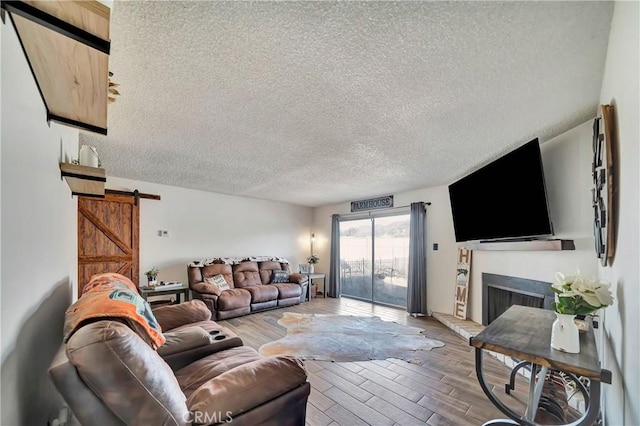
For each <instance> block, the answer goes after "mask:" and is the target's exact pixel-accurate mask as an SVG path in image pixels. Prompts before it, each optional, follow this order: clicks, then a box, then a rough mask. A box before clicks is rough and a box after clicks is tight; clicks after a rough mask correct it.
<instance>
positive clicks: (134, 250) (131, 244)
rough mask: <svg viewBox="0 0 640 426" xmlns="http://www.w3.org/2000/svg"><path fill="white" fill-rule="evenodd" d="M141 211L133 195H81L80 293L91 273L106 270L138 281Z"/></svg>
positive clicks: (79, 230) (79, 231) (79, 201)
mask: <svg viewBox="0 0 640 426" xmlns="http://www.w3.org/2000/svg"><path fill="white" fill-rule="evenodd" d="M139 212H140V211H139V203H136V200H135V198H134V197H133V196H128V195H114V194H107V195H106V196H105V198H88V197H78V296H79V295H81V294H82V288H83V286H84V285H85V284H86V283H88V282H89V280H90V279H91V276H93V275H95V274H100V273H103V272H117V273H119V274H122V275H125V276H127V277H129V278H131V280H132V281H133V282H134V283H135V284H136V285H138V276H139V264H138V259H139V225H140V213H139Z"/></svg>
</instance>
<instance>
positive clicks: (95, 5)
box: [2, 0, 110, 134]
mask: <svg viewBox="0 0 640 426" xmlns="http://www.w3.org/2000/svg"><path fill="white" fill-rule="evenodd" d="M2 8H3V9H5V10H7V11H8V12H9V17H10V18H11V21H12V22H13V26H14V27H15V29H16V32H17V33H18V38H19V39H20V44H21V45H22V49H23V50H24V53H25V55H26V57H27V61H28V63H29V67H30V68H31V72H32V73H33V76H34V77H35V80H36V84H37V85H38V90H39V91H40V95H41V96H42V99H43V101H44V104H45V107H46V109H47V120H53V121H57V122H60V123H63V124H66V125H70V126H74V127H78V128H81V129H84V130H89V131H92V132H97V133H101V134H106V133H107V97H108V88H109V50H110V42H109V21H110V9H109V8H108V7H107V6H105V5H103V4H101V3H99V2H97V1H94V0H91V1H63V0H55V1H3V2H2Z"/></svg>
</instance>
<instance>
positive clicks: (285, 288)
mask: <svg viewBox="0 0 640 426" xmlns="http://www.w3.org/2000/svg"><path fill="white" fill-rule="evenodd" d="M274 271H283V272H285V273H286V274H285V275H288V282H282V283H273V282H272V281H273V276H274ZM187 274H188V279H189V288H191V293H192V295H193V298H194V299H200V300H202V301H203V302H204V303H205V304H206V305H207V306H208V307H209V309H210V310H211V314H212V318H213V319H214V320H223V319H227V318H233V317H238V316H242V315H246V314H249V313H253V312H258V311H263V310H266V309H272V308H276V307H284V306H291V305H296V304H298V303H301V302H304V301H305V298H306V295H307V286H308V279H307V276H306V275H303V274H297V273H290V270H289V262H288V261H287V260H286V259H283V258H279V257H270V256H256V257H234V258H231V257H225V258H210V259H203V260H196V261H193V262H191V263H190V264H189V265H188V266H187ZM216 275H222V276H223V277H224V279H225V281H226V282H227V284H228V285H229V289H228V290H220V289H219V288H218V287H216V285H215V284H210V283H208V282H206V281H207V280H208V279H211V278H213V277H214V276H216Z"/></svg>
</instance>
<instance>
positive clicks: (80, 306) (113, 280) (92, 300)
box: [64, 273, 165, 349]
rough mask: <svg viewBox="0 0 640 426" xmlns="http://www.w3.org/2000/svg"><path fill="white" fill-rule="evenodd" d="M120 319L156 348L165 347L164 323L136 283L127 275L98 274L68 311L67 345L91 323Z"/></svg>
mask: <svg viewBox="0 0 640 426" xmlns="http://www.w3.org/2000/svg"><path fill="white" fill-rule="evenodd" d="M100 318H105V319H106V318H117V319H120V320H122V321H124V322H126V323H127V324H128V325H129V326H130V327H131V328H132V329H133V330H134V331H136V332H137V333H138V335H139V336H140V337H141V338H142V339H143V340H145V341H146V342H147V343H149V344H150V345H151V346H152V347H153V348H154V349H157V348H158V347H159V346H161V345H162V344H164V342H165V338H164V336H163V335H162V329H161V328H160V324H158V321H156V318H155V317H154V316H153V313H152V312H151V307H150V306H149V304H148V303H147V301H146V300H144V299H143V298H142V296H140V294H138V290H137V289H136V286H135V284H133V282H132V281H131V280H130V279H129V278H127V277H125V276H124V275H120V274H116V273H106V274H99V275H94V276H93V277H91V281H90V282H89V283H88V284H87V285H85V286H84V288H83V291H82V295H81V296H80V298H79V299H78V300H77V301H76V303H74V304H73V305H71V306H70V307H69V309H67V312H66V314H65V321H64V341H65V342H66V341H67V340H69V338H70V337H71V336H72V335H73V333H75V332H76V330H78V329H79V328H80V327H81V326H82V325H84V324H85V323H86V322H87V321H88V320H92V319H93V320H95V319H100Z"/></svg>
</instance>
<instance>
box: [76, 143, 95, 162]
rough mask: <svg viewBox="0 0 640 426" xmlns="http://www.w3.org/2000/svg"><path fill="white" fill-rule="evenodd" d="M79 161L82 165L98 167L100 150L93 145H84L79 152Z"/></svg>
mask: <svg viewBox="0 0 640 426" xmlns="http://www.w3.org/2000/svg"><path fill="white" fill-rule="evenodd" d="M78 162H79V163H80V165H81V166H89V167H98V165H99V164H100V161H99V159H98V151H97V150H96V148H95V147H93V146H89V145H82V146H81V147H80V151H79V152H78Z"/></svg>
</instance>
